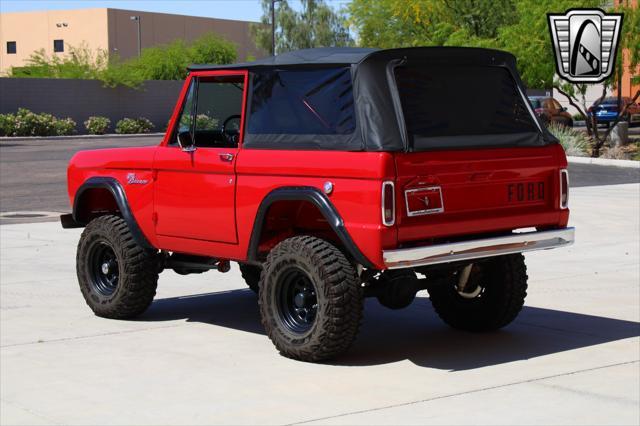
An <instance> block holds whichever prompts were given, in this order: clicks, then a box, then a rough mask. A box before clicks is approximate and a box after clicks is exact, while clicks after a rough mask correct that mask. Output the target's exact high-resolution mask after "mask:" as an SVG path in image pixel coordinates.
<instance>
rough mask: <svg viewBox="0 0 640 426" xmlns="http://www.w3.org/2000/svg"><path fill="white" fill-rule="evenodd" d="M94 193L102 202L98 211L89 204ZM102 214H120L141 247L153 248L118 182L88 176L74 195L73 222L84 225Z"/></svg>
mask: <svg viewBox="0 0 640 426" xmlns="http://www.w3.org/2000/svg"><path fill="white" fill-rule="evenodd" d="M104 193H108V194H109V195H110V198H109V199H107V198H104ZM96 195H98V196H100V197H101V201H102V202H103V203H104V204H102V205H101V207H102V209H101V210H100V211H99V212H96V211H95V210H93V209H92V207H91V205H90V203H91V197H92V196H93V197H95V196H96ZM104 214H117V215H118V216H121V217H122V219H123V220H124V221H125V222H126V223H127V226H128V227H129V229H130V231H131V234H132V235H133V238H134V239H135V240H136V242H137V243H138V244H139V245H140V246H141V247H143V248H145V249H149V250H154V249H155V248H154V247H153V246H152V245H151V244H150V243H149V241H148V240H147V238H146V237H145V236H144V234H143V233H142V231H141V229H140V227H139V226H138V223H137V222H136V219H135V217H134V216H133V213H132V212H131V208H130V207H129V202H128V201H127V195H126V193H125V191H124V189H123V188H122V185H121V184H120V182H118V180H117V179H115V178H112V177H102V176H97V177H92V178H89V179H87V180H86V181H85V182H84V183H83V184H82V185H80V187H79V188H78V190H77V191H76V194H75V196H74V199H73V209H72V213H71V217H72V219H73V222H75V223H76V224H77V225H79V226H85V225H86V224H87V223H88V222H89V221H90V220H91V219H92V218H93V217H97V216H102V215H104Z"/></svg>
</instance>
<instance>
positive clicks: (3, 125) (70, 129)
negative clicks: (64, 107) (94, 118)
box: [0, 108, 76, 136]
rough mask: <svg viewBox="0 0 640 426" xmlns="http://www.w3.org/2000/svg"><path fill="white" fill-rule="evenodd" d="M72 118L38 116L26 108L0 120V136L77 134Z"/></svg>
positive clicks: (48, 115) (4, 115) (44, 114)
mask: <svg viewBox="0 0 640 426" xmlns="http://www.w3.org/2000/svg"><path fill="white" fill-rule="evenodd" d="M75 129H76V122H75V121H73V120H72V119H71V118H56V117H54V116H53V115H51V114H47V113H42V114H36V113H35V112H31V111H29V110H28V109H26V108H20V109H18V112H17V113H15V114H3V115H2V117H1V118H0V134H2V135H4V136H65V135H71V134H73V133H74V132H75Z"/></svg>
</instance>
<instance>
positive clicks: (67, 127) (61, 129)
mask: <svg viewBox="0 0 640 426" xmlns="http://www.w3.org/2000/svg"><path fill="white" fill-rule="evenodd" d="M54 118H55V117H54ZM53 126H54V127H55V129H56V135H58V136H68V135H72V134H74V133H75V132H76V122H75V121H73V120H72V119H71V118H69V117H67V118H58V119H56V120H55V121H54V122H53Z"/></svg>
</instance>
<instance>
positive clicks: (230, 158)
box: [220, 152, 233, 163]
mask: <svg viewBox="0 0 640 426" xmlns="http://www.w3.org/2000/svg"><path fill="white" fill-rule="evenodd" d="M220 160H222V161H226V162H227V163H230V162H232V161H233V154H231V153H229V152H226V153H224V154H220Z"/></svg>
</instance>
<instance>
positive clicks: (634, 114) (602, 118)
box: [587, 96, 640, 127]
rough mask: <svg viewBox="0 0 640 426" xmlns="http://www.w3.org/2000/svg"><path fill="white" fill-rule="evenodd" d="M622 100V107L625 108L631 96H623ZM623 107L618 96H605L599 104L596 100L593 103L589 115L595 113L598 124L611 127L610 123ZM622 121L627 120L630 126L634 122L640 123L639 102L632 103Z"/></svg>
mask: <svg viewBox="0 0 640 426" xmlns="http://www.w3.org/2000/svg"><path fill="white" fill-rule="evenodd" d="M621 100H622V105H621V106H620V107H621V108H624V106H625V105H627V104H628V103H631V98H629V97H627V96H623V97H622V98H621ZM621 108H619V105H618V97H617V96H611V97H608V98H604V100H603V101H602V102H600V103H599V104H598V105H596V103H595V102H594V103H593V105H591V107H589V109H588V110H587V115H588V116H589V117H591V116H592V115H593V114H595V116H596V121H597V122H598V124H600V123H602V124H605V125H606V126H607V127H609V125H610V124H611V123H613V122H614V121H615V119H616V118H617V117H618V111H619V110H620V109H621ZM621 121H627V122H628V123H629V125H630V126H631V125H634V124H640V105H639V104H638V103H637V102H635V103H631V105H629V108H627V112H626V114H625V115H624V116H623V117H622V119H621Z"/></svg>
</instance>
